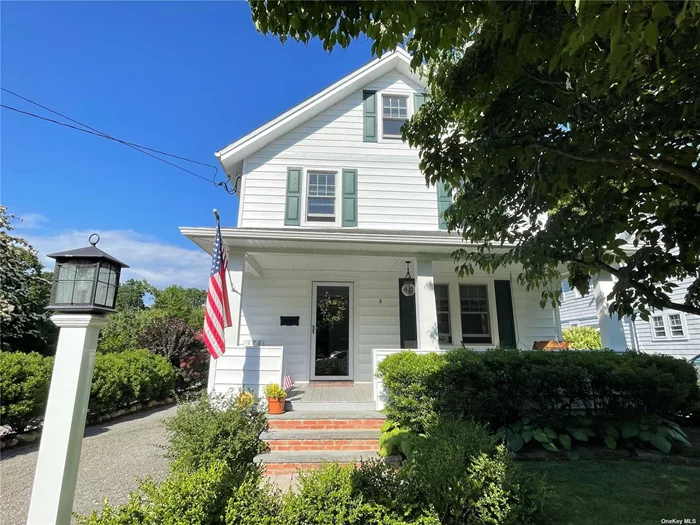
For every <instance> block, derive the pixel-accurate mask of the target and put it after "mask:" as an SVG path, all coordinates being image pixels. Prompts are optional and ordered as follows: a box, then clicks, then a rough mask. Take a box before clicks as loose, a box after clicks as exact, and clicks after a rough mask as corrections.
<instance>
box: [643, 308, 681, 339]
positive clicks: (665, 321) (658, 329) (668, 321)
mask: <svg viewBox="0 0 700 525" xmlns="http://www.w3.org/2000/svg"><path fill="white" fill-rule="evenodd" d="M651 330H652V335H653V338H654V339H683V338H685V337H686V331H685V330H686V328H685V324H684V323H683V317H682V316H681V314H658V315H654V316H652V318H651Z"/></svg>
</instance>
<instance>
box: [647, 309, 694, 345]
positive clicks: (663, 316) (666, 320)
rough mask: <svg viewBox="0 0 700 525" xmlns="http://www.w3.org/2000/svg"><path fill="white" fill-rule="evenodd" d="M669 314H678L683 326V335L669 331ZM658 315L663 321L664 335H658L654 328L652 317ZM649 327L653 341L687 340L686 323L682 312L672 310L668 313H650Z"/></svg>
mask: <svg viewBox="0 0 700 525" xmlns="http://www.w3.org/2000/svg"><path fill="white" fill-rule="evenodd" d="M669 315H678V316H679V317H680V318H681V326H682V327H683V335H682V336H681V335H673V333H672V332H671V322H670V320H669V318H668V316H669ZM655 317H660V318H661V319H662V320H663V323H664V330H665V331H666V335H665V336H664V337H659V336H657V335H656V330H654V318H655ZM649 329H650V330H651V338H652V340H653V341H688V340H689V337H688V325H687V323H686V320H685V314H684V313H683V312H672V313H669V314H661V313H657V314H652V315H651V316H649Z"/></svg>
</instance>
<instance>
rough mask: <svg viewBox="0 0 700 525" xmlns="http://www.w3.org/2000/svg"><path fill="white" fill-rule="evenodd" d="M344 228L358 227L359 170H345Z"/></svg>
mask: <svg viewBox="0 0 700 525" xmlns="http://www.w3.org/2000/svg"><path fill="white" fill-rule="evenodd" d="M343 226H357V170H343Z"/></svg>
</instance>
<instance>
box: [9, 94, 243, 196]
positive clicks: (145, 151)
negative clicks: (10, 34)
mask: <svg viewBox="0 0 700 525" xmlns="http://www.w3.org/2000/svg"><path fill="white" fill-rule="evenodd" d="M0 89H1V90H2V91H5V92H7V93H9V94H11V95H14V96H15V97H18V98H21V99H22V100H24V101H26V102H29V103H30V104H33V105H35V106H37V107H40V108H42V109H44V110H46V111H49V112H50V113H53V114H54V115H58V116H59V117H61V118H64V119H66V120H68V121H70V122H73V123H75V124H78V126H81V127H78V126H72V125H71V124H67V123H65V122H60V121H58V120H54V119H51V118H48V117H44V116H41V115H37V114H35V113H31V112H29V111H24V110H21V109H18V108H15V107H12V106H8V105H6V104H0V107H3V108H5V109H9V110H11V111H15V112H16V113H20V114H22V115H25V116H28V117H33V118H36V119H40V120H43V121H45V122H50V123H52V124H57V125H59V126H63V127H66V128H70V129H74V130H76V131H82V132H83V133H88V134H90V135H94V136H97V137H101V138H104V139H108V140H112V141H114V142H118V143H119V144H123V145H124V146H127V147H129V148H131V149H134V150H136V151H138V152H140V153H143V154H144V155H148V156H149V157H152V158H154V159H156V160H159V161H161V162H163V163H165V164H168V165H169V166H172V167H173V168H177V169H179V170H181V171H183V172H185V173H188V174H190V175H193V176H195V177H197V178H199V179H202V180H204V181H206V182H208V183H210V184H213V185H214V186H217V187H221V188H223V189H224V191H226V193H228V194H229V195H235V193H236V188H235V187H234V188H231V187H230V186H229V184H228V181H222V182H217V181H216V176H217V175H218V173H219V168H217V167H216V166H214V165H212V164H207V163H206V162H200V161H198V160H193V159H189V158H187V157H182V156H180V155H174V154H172V153H167V152H165V151H161V150H158V149H154V148H149V147H148V146H142V145H140V144H136V143H133V142H128V141H126V140H122V139H119V138H116V137H113V136H111V135H108V134H107V133H104V132H103V131H100V130H98V129H95V128H93V127H91V126H88V125H87V124H83V123H82V122H79V121H77V120H75V119H73V118H71V117H69V116H67V115H64V114H63V113H59V112H58V111H55V110H53V109H51V108H48V107H46V106H44V105H42V104H39V103H38V102H35V101H33V100H31V99H28V98H27V97H24V96H22V95H20V94H18V93H15V92H13V91H10V90H9V89H7V88H4V87H0ZM149 152H152V153H149ZM154 153H157V154H159V155H165V156H167V157H172V158H175V159H178V160H181V161H184V162H191V163H193V164H198V165H200V166H205V167H208V168H212V169H213V170H214V175H213V176H212V178H211V179H209V178H207V177H204V176H203V175H200V174H199V173H195V172H194V171H191V170H188V169H186V168H183V167H182V166H179V165H177V164H175V163H173V162H170V161H168V160H166V159H162V158H160V157H158V156H157V155H154Z"/></svg>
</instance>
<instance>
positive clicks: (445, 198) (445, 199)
mask: <svg viewBox="0 0 700 525" xmlns="http://www.w3.org/2000/svg"><path fill="white" fill-rule="evenodd" d="M435 187H436V189H437V200H438V221H439V226H440V229H441V230H446V229H447V225H446V223H445V216H444V213H445V210H446V209H447V208H448V207H449V206H450V204H452V197H451V196H450V194H449V193H448V192H447V189H446V188H445V185H444V184H443V183H442V182H438V183H437V184H436V185H435Z"/></svg>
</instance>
